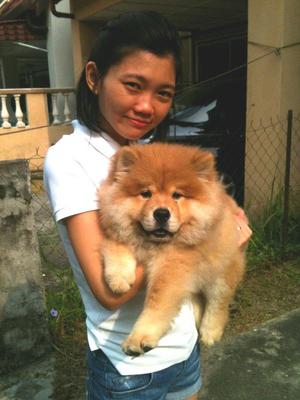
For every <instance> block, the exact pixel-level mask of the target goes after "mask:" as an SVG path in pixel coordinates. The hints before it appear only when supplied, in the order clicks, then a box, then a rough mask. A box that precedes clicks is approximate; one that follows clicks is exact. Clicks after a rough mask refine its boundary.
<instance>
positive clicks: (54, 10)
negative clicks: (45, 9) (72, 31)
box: [49, 0, 75, 19]
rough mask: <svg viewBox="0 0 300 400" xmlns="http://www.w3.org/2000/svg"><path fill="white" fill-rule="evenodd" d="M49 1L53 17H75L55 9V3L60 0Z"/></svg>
mask: <svg viewBox="0 0 300 400" xmlns="http://www.w3.org/2000/svg"><path fill="white" fill-rule="evenodd" d="M49 1H50V10H51V12H52V14H53V15H55V17H58V18H72V19H73V18H75V15H74V14H68V13H63V12H60V11H57V10H56V8H55V5H56V4H57V3H58V2H59V1H60V0H49Z"/></svg>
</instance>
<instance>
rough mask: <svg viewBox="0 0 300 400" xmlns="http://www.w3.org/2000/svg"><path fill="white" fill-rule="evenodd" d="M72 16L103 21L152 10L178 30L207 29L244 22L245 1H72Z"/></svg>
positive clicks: (245, 16) (245, 15)
mask: <svg viewBox="0 0 300 400" xmlns="http://www.w3.org/2000/svg"><path fill="white" fill-rule="evenodd" d="M71 3H72V4H73V6H74V8H73V11H74V13H75V17H76V19H79V20H86V21H97V22H105V21H106V20H107V19H110V18H112V17H115V16H117V15H118V14H120V13H123V12H126V11H137V10H155V11H158V12H160V13H162V14H163V15H165V16H166V17H167V18H168V19H169V20H170V21H172V22H173V23H174V24H175V25H176V26H177V28H178V29H180V30H191V31H192V30H197V31H198V32H199V31H200V32H201V31H209V30H215V29H220V28H225V27H227V26H232V25H244V24H245V23H246V21H247V0H226V1H224V0H151V1H149V0H102V1H101V0H100V1H99V0H89V1H85V2H83V1H81V0H74V1H73V2H71Z"/></svg>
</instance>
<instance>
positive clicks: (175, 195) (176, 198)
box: [172, 192, 183, 200]
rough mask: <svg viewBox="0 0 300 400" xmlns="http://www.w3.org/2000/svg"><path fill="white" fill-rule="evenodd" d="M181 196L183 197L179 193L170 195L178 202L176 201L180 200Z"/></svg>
mask: <svg viewBox="0 0 300 400" xmlns="http://www.w3.org/2000/svg"><path fill="white" fill-rule="evenodd" d="M182 196H183V195H182V194H181V193H179V192H174V193H172V197H173V199H174V200H178V199H180V198H181V197H182Z"/></svg>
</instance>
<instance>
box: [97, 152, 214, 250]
mask: <svg viewBox="0 0 300 400" xmlns="http://www.w3.org/2000/svg"><path fill="white" fill-rule="evenodd" d="M219 192H220V184H219V183H218V181H217V174H216V171H215V167H214V159H213V156H212V155H211V154H210V153H208V152H204V151H201V150H199V149H197V148H194V147H186V146H180V145H170V144H151V145H144V146H139V145H136V146H131V147H124V148H122V149H121V150H120V151H119V152H118V153H117V154H116V156H115V157H114V159H113V162H112V168H111V171H110V174H109V177H108V180H107V182H106V184H105V185H104V186H103V190H101V191H100V204H101V209H102V210H103V214H105V215H106V217H105V218H106V219H107V218H110V220H111V223H112V224H114V225H115V226H117V225H118V223H117V221H118V222H119V229H129V230H130V229H133V231H134V232H133V233H134V234H140V235H142V236H143V237H144V238H145V239H146V240H150V241H155V242H169V241H172V240H173V241H177V242H184V243H186V244H193V243H194V241H195V240H196V237H197V240H198V239H199V237H203V236H205V234H206V231H207V229H208V228H209V226H210V225H211V224H212V223H213V222H214V220H215V219H216V218H217V216H218V212H219V209H220V196H219ZM107 214H109V217H108V215H107Z"/></svg>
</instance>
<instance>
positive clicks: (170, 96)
mask: <svg viewBox="0 0 300 400" xmlns="http://www.w3.org/2000/svg"><path fill="white" fill-rule="evenodd" d="M158 94H159V96H160V97H161V98H162V99H164V100H172V99H173V93H171V92H169V91H167V90H163V91H161V92H159V93H158Z"/></svg>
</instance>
